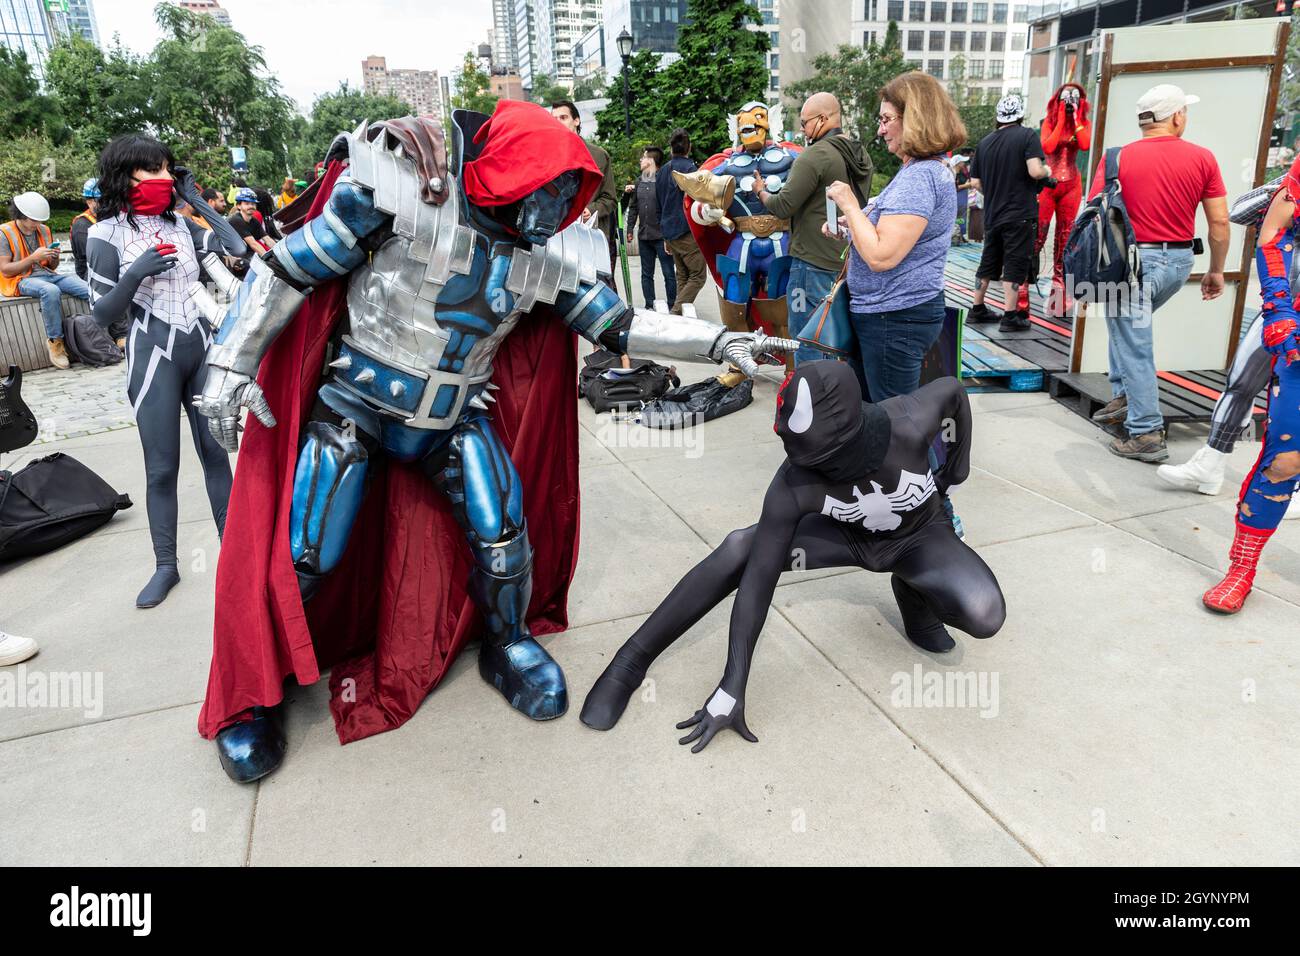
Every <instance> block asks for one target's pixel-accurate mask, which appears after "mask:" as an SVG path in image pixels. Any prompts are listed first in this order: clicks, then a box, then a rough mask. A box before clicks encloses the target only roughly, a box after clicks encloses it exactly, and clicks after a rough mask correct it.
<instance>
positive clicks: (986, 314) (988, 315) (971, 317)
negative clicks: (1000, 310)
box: [966, 302, 998, 322]
mask: <svg viewBox="0 0 1300 956" xmlns="http://www.w3.org/2000/svg"><path fill="white" fill-rule="evenodd" d="M997 319H998V314H997V313H996V312H993V311H992V310H990V309H989V307H988V306H987V305H985V304H984V303H983V302H981V303H980V304H979V305H973V306H971V309H970V311H969V312H967V313H966V321H967V322H994V321H996V320H997Z"/></svg>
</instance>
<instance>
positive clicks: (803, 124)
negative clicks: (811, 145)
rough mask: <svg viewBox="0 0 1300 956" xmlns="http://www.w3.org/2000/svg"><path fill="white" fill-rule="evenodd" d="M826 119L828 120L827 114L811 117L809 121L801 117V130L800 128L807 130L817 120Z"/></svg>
mask: <svg viewBox="0 0 1300 956" xmlns="http://www.w3.org/2000/svg"><path fill="white" fill-rule="evenodd" d="M825 118H826V114H825V113H818V114H817V115H816V116H810V117H808V118H807V119H804V118H803V117H802V116H801V117H799V128H800V129H807V128H808V124H809V123H812V122H815V121H817V120H819V119H825Z"/></svg>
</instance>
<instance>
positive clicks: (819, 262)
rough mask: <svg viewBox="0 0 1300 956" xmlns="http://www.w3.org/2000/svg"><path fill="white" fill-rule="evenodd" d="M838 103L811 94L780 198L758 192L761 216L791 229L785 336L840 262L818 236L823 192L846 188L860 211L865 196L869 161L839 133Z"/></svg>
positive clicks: (839, 253)
mask: <svg viewBox="0 0 1300 956" xmlns="http://www.w3.org/2000/svg"><path fill="white" fill-rule="evenodd" d="M840 122H841V120H840V101H839V100H837V99H836V98H835V97H834V96H833V95H831V94H830V93H814V94H813V95H812V96H810V97H808V99H807V100H806V101H805V102H804V104H803V109H801V110H800V111H799V127H800V129H802V130H803V135H804V140H805V142H807V143H808V144H809V145H808V146H806V147H805V148H804V150H803V152H801V153H800V154H799V158H798V159H796V160H795V162H794V166H792V167H791V168H790V175H789V177H788V178H787V179H786V181H785V185H783V186H782V187H781V190H780V192H775V193H772V192H768V191H767V189H766V187H763V186H760V187H759V189H758V196H759V199H761V200H762V202H763V205H764V206H766V207H767V211H768V212H769V213H771V214H772V215H773V216H776V217H778V218H780V219H789V220H790V224H791V229H790V231H791V239H790V256H791V258H792V259H793V260H794V261H793V262H791V263H790V280H789V283H788V284H787V286H786V301H787V304H788V306H789V313H790V334H791V335H798V334H799V333H800V332H801V331H803V327H804V325H806V324H807V321H808V316H809V315H811V314H812V311H813V309H815V308H816V307H817V303H818V302H820V301H821V300H822V299H823V298H825V296H826V294H827V293H828V292H830V290H831V286H832V285H834V283H835V278H836V276H838V275H839V272H840V266H841V264H842V263H843V261H844V250H845V243H844V242H842V241H840V240H838V239H829V238H827V237H826V236H824V235H822V225H823V224H825V222H826V187H827V186H829V185H830V184H831V183H833V182H835V181H836V180H840V181H843V182H846V183H848V184H849V185H850V186H852V187H853V192H854V194H855V195H856V196H857V197H858V201H859V202H861V203H862V205H864V206H865V205H866V204H867V197H868V196H870V194H871V171H872V167H871V157H869V156H868V155H867V151H866V150H865V149H864V148H863V146H862V144H861V143H860V142H858V141H857V140H856V139H853V138H852V137H850V136H849V135H848V134H847V133H845V132H844V130H843V129H841V128H840Z"/></svg>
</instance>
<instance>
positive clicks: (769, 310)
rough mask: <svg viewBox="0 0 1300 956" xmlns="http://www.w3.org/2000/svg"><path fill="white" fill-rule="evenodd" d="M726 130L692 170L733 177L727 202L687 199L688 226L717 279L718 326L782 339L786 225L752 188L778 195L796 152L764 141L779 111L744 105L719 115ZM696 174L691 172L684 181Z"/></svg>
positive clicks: (782, 144)
mask: <svg viewBox="0 0 1300 956" xmlns="http://www.w3.org/2000/svg"><path fill="white" fill-rule="evenodd" d="M727 128H728V131H729V132H730V134H731V141H732V143H734V144H736V145H735V146H734V147H732V148H729V149H727V150H725V151H724V152H721V153H718V154H716V155H714V156H710V157H709V158H708V159H706V160H705V161H704V163H703V165H701V166H700V169H701V170H706V171H708V172H709V173H711V174H713V175H714V176H721V177H727V176H729V177H732V178H733V179H735V181H736V185H735V192H734V193H733V195H732V199H731V204H730V205H729V206H728V207H727V208H726V209H721V208H719V207H718V206H716V205H713V204H711V203H708V202H701V201H700V200H698V199H691V198H690V197H689V196H687V197H686V198H685V199H684V202H685V203H686V204H687V212H688V214H689V217H688V225H690V227H691V232H692V233H693V234H694V236H695V241H696V242H697V243H698V244H699V246H700V249H701V250H702V251H703V252H704V258H705V260H706V262H707V263H708V266H709V270H710V271H711V272H712V273H713V277H714V279H716V280H717V283H718V308H719V311H720V312H721V313H722V324H723V325H725V326H726V327H727V328H729V329H731V330H732V331H733V332H745V331H750V330H753V329H756V328H764V329H766V331H768V332H770V333H771V334H772V335H778V336H782V337H785V336H788V335H789V316H788V310H787V308H786V301H785V287H786V282H787V280H788V279H789V276H790V220H788V219H778V218H777V217H776V216H773V215H770V214H769V213H768V212H767V211H766V209H764V207H763V203H762V202H761V201H760V200H759V198H758V194H757V192H756V187H757V186H758V185H759V184H762V185H763V186H765V187H766V189H767V191H768V192H770V193H773V194H775V193H777V192H779V191H780V190H781V187H782V186H784V185H785V181H786V179H787V178H788V177H789V175H790V168H791V167H792V166H793V165H794V161H795V159H796V158H797V157H798V155H799V152H800V149H799V147H798V146H795V145H793V144H792V143H785V142H781V141H778V140H774V139H771V138H770V137H771V134H772V130H773V129H775V130H776V135H777V136H780V135H781V109H780V107H779V106H769V105H768V104H766V103H760V102H757V101H754V102H751V103H746V104H745V105H744V106H742V107H741V108H740V111H739V112H738V113H733V114H731V115H729V116H728V117H727ZM675 175H680V174H675ZM701 176H702V173H694V174H692V175H691V176H687V177H685V178H686V179H691V178H696V177H701ZM736 379H738V377H733V380H732V381H731V382H730V384H733V385H734V384H735V383H736V381H735V380H736Z"/></svg>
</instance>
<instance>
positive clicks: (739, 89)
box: [658, 0, 770, 158]
mask: <svg viewBox="0 0 1300 956" xmlns="http://www.w3.org/2000/svg"><path fill="white" fill-rule="evenodd" d="M686 19H687V22H686V23H685V24H683V25H682V28H681V29H680V30H678V31H677V52H678V54H679V56H680V59H678V60H677V61H675V62H674V63H672V64H671V65H670V66H668V67H667V68H666V69H664V70H663V71H661V82H660V84H659V91H658V92H659V95H660V96H661V97H662V102H663V103H664V107H665V109H667V110H669V111H670V112H671V114H672V116H673V118H674V125H677V126H681V127H683V128H684V129H686V130H688V131H689V132H690V134H691V146H692V149H693V150H694V152H695V153H696V155H697V157H701V158H703V157H707V156H709V155H711V154H713V153H716V152H718V151H720V150H722V149H724V148H726V147H727V146H729V145H731V144H730V143H729V142H728V135H727V114H728V113H734V112H735V111H736V109H737V108H738V107H739V106H740V105H741V104H742V103H746V102H748V101H750V100H763V101H766V96H767V88H768V76H769V72H768V68H767V51H768V47H769V45H770V44H769V40H768V35H767V34H766V33H764V32H762V31H760V30H751V29H749V27H750V26H751V25H754V26H760V25H762V22H763V17H762V15H761V14H760V13H759V12H758V7H757V6H755V5H754V4H753V3H752V2H750V0H688V2H687V4H686Z"/></svg>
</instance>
